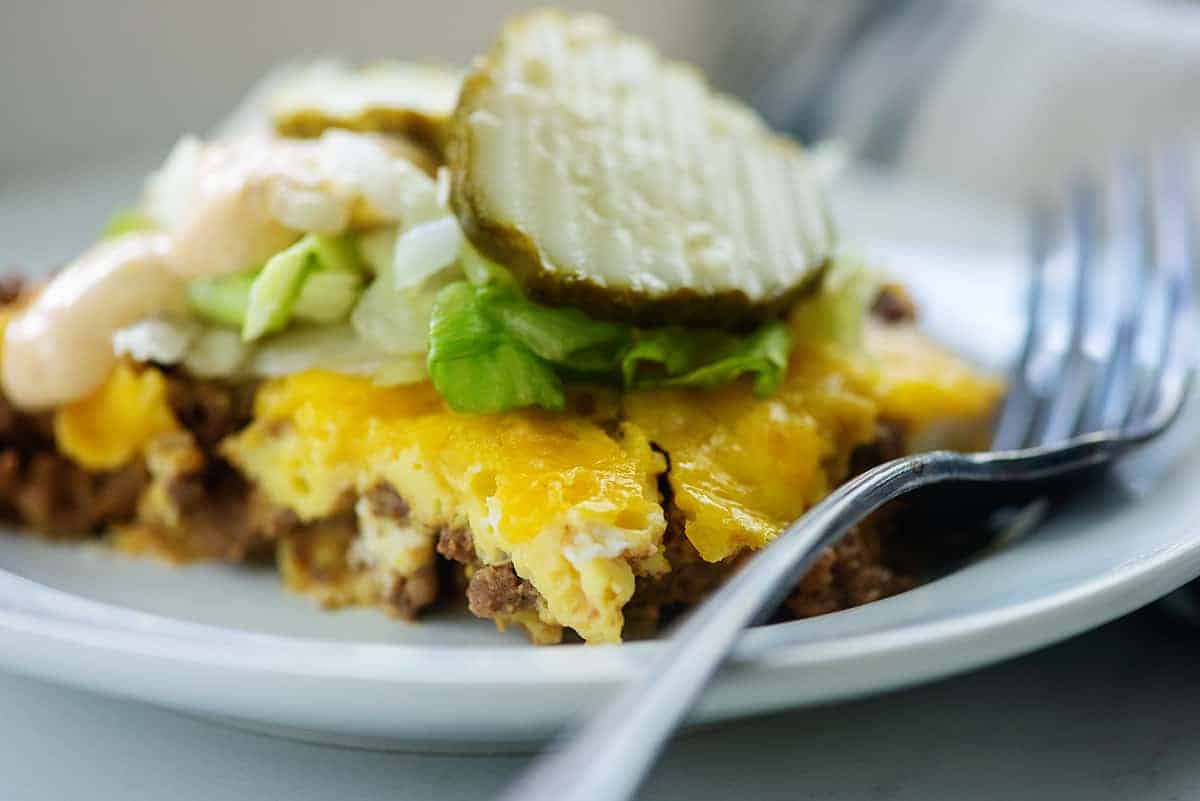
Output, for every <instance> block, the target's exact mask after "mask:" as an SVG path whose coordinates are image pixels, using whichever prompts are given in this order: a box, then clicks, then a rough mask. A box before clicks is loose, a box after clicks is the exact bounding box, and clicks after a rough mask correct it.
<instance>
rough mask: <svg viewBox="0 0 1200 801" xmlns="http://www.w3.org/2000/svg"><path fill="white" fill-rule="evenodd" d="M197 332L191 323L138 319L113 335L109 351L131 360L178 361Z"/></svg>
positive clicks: (176, 362) (159, 362) (197, 329)
mask: <svg viewBox="0 0 1200 801" xmlns="http://www.w3.org/2000/svg"><path fill="white" fill-rule="evenodd" d="M199 331H200V329H199V326H196V325H195V324H192V323H182V322H173V321H170V320H160V319H157V318H154V319H149V320H141V321H139V322H136V323H134V324H133V325H130V326H127V327H125V328H122V329H121V330H120V331H117V333H115V334H113V340H112V344H113V353H115V354H116V355H117V356H128V357H129V358H130V359H133V360H134V361H135V362H155V363H156V364H178V363H179V362H180V361H181V360H182V359H183V357H184V355H185V354H186V353H187V351H188V348H189V347H191V345H192V342H193V340H194V339H195V338H196V336H197V334H199Z"/></svg>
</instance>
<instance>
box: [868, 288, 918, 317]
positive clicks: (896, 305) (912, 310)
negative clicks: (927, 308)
mask: <svg viewBox="0 0 1200 801" xmlns="http://www.w3.org/2000/svg"><path fill="white" fill-rule="evenodd" d="M871 314H873V315H875V316H876V317H878V318H879V319H880V320H882V321H883V322H885V323H911V322H913V321H914V320H916V319H917V305H916V303H914V302H913V299H912V296H911V295H909V294H908V291H907V290H905V289H904V287H902V286H900V285H899V284H884V285H883V286H882V287H880V289H879V294H878V295H876V296H875V302H874V303H873V304H871Z"/></svg>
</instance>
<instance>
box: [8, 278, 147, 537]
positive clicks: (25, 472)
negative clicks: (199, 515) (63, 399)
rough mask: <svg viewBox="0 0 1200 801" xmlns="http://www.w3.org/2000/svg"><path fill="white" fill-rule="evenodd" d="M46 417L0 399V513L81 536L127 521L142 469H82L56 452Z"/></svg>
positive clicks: (55, 533)
mask: <svg viewBox="0 0 1200 801" xmlns="http://www.w3.org/2000/svg"><path fill="white" fill-rule="evenodd" d="M5 291H8V290H3V289H0V294H2V293H3V292H5ZM51 421H52V417H51V415H49V414H45V413H36V414H31V413H28V412H24V411H22V410H20V409H18V408H16V407H15V406H13V405H12V404H11V403H9V402H8V401H7V400H5V399H4V398H2V397H0V517H3V518H4V519H6V520H8V521H10V522H15V523H21V524H24V525H26V526H29V527H31V528H33V529H36V530H37V531H38V532H40V533H42V534H44V535H47V536H52V537H69V536H87V535H90V534H93V533H96V532H98V531H101V530H103V529H104V528H107V527H108V526H110V525H112V524H116V523H122V522H126V521H129V520H132V519H133V517H134V515H135V513H136V510H137V500H138V496H139V495H140V494H141V492H142V489H143V488H144V487H145V486H146V471H145V468H144V467H143V466H142V465H141V464H140V463H134V464H130V465H126V466H124V467H121V468H118V469H116V470H110V471H88V470H84V469H83V468H82V467H80V466H79V465H77V464H75V463H74V462H72V461H71V460H70V459H67V458H66V457H64V456H62V455H60V454H59V453H58V451H57V448H56V445H55V442H54V431H53V425H52V422H51Z"/></svg>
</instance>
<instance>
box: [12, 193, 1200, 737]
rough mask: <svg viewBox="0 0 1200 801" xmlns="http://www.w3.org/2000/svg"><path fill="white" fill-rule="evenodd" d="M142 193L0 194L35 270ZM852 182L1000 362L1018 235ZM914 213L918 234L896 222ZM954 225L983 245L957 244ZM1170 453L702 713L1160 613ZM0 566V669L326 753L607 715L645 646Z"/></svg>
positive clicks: (790, 635) (754, 661)
mask: <svg viewBox="0 0 1200 801" xmlns="http://www.w3.org/2000/svg"><path fill="white" fill-rule="evenodd" d="M134 185H135V184H134V183H133V182H132V181H131V180H130V178H129V175H128V174H127V173H126V172H123V171H119V172H118V173H116V178H115V179H114V174H113V173H111V172H108V173H104V172H101V173H96V174H93V175H90V176H87V175H84V176H74V177H73V178H71V179H70V181H68V182H66V183H63V182H43V183H40V184H39V183H34V184H30V185H27V186H23V187H20V188H19V190H14V189H9V190H6V191H4V192H0V230H2V231H4V232H5V241H4V247H5V248H10V249H11V250H12V252H14V253H15V254H18V255H20V256H21V257H22V258H23V259H25V260H26V262H27V263H53V262H54V261H57V260H60V259H62V258H64V257H66V256H68V255H69V254H70V252H71V251H72V250H73V249H74V248H75V247H76V246H78V245H81V244H82V243H83V242H85V241H86V240H87V239H88V237H89V236H90V232H91V231H92V230H94V229H95V227H96V221H97V220H99V219H102V218H103V209H105V208H108V207H111V206H112V205H114V204H115V203H117V202H118V201H119V200H120V199H121V198H120V196H119V195H116V196H114V193H113V190H112V189H111V187H113V186H118V187H132V186H134ZM64 189H69V190H70V191H68V192H67V193H66V194H62V192H63V190H64ZM852 189H853V191H849V192H847V193H846V194H845V196H843V198H842V200H843V205H849V206H850V208H849V210H848V211H847V212H846V214H845V216H846V217H848V219H849V220H850V223H851V224H850V227H851V228H855V227H857V228H859V229H860V230H861V229H862V228H863V227H864V226H865V227H867V228H868V229H870V230H886V231H887V232H888V233H889V234H891V235H892V236H891V238H892V239H896V240H898V239H900V238H902V237H901V236H898V235H896V234H897V232H899V234H904V235H907V236H908V239H909V240H910V241H909V242H908V243H907V244H906V243H903V242H896V243H893V244H892V245H890V246H887V247H883V248H879V250H881V252H882V253H883V254H884V255H885V256H887V257H888V260H889V261H890V263H891V265H892V266H893V267H894V268H895V269H898V270H903V271H904V272H905V273H906V275H911V276H912V281H913V283H914V285H915V287H916V290H917V294H918V296H919V297H920V298H922V299H924V300H925V302H926V308H927V309H930V310H932V313H931V314H930V316H929V319H930V323H931V325H932V326H933V328H935V329H936V330H937V332H938V333H940V334H941V335H943V336H945V337H947V338H949V339H952V340H956V341H958V342H959V343H961V344H962V345H963V346H964V347H966V348H968V349H970V350H971V352H973V353H975V354H977V355H979V356H980V357H981V358H986V359H995V358H999V357H1002V356H1003V355H1004V353H1005V351H1006V349H1007V348H1008V346H1010V345H1011V344H1012V342H1013V338H1014V336H1015V327H1016V326H1015V324H1014V320H1015V311H1014V305H1013V304H1015V303H1016V302H1017V301H1016V298H1017V295H1018V281H1017V280H1016V278H1017V276H1018V275H1019V273H1020V267H1019V265H1020V260H1019V256H1018V255H1017V254H1012V253H1005V252H1004V251H1003V250H999V251H997V250H995V249H991V250H986V249H985V250H981V249H980V245H981V243H983V242H987V243H990V244H996V243H1003V242H1005V241H1008V239H1009V236H1008V235H1009V234H1010V233H1011V230H1007V229H1006V230H1002V231H997V230H992V231H991V232H988V231H985V230H984V229H982V228H978V225H979V224H980V220H981V219H984V218H986V219H989V220H992V219H995V217H994V215H992V216H988V215H985V214H976V215H974V216H973V215H972V213H971V212H970V210H971V209H975V210H976V211H978V209H979V207H978V206H970V205H964V202H962V201H960V200H956V199H951V200H950V201H946V200H945V199H942V200H940V201H936V202H935V200H936V198H937V197H938V196H937V195H936V193H929V192H916V193H914V192H912V191H908V192H902V191H900V189H898V188H895V187H890V188H888V189H886V190H881V189H880V188H879V186H878V185H875V184H872V183H870V182H867V183H863V182H861V181H860V182H857V183H854V184H852ZM64 199H65V200H64ZM914 210H915V214H914ZM905 214H908V215H909V217H908V218H907V219H909V220H911V223H910V224H908V225H905V224H901V223H898V222H897V221H898V220H903V219H905V218H904V217H903V215H905ZM885 223H886V224H887V225H890V227H889V228H886V229H884V224H885ZM967 223H971V224H973V225H975V226H976V229H975V230H974V231H973V232H966V227H965V226H966V225H967ZM939 225H940V226H942V229H941V230H943V231H944V232H946V234H947V236H940V235H939V234H938V231H939V228H938V226H939ZM914 232H915V233H914ZM949 234H952V235H953V239H951V237H950V236H949ZM912 239H925V240H927V241H932V242H938V241H939V240H940V241H941V242H942V243H943V244H941V245H939V246H938V247H933V246H928V245H926V246H919V245H913V244H912V242H911V240H912ZM946 242H951V243H952V245H951V246H947V245H945V243H946ZM968 245H969V246H970V247H968ZM932 299H936V300H937V302H936V303H933V300H932ZM1185 425H1186V429H1185V430H1184V431H1181V432H1180V434H1182V435H1184V436H1182V437H1181V438H1180V440H1181V441H1182V442H1183V443H1184V444H1186V445H1191V444H1192V442H1194V440H1195V439H1196V437H1195V434H1196V433H1197V432H1198V431H1200V425H1198V424H1197V420H1196V417H1195V416H1194V415H1191V416H1189V417H1188V419H1187V420H1186V421H1185ZM1170 461H1171V460H1168V459H1166V458H1165V457H1163V456H1162V454H1159V455H1158V456H1157V457H1156V458H1154V459H1146V460H1143V463H1142V464H1140V465H1138V466H1136V467H1135V468H1134V469H1133V470H1131V471H1130V472H1131V474H1133V475H1135V476H1136V477H1138V478H1140V479H1143V480H1142V481H1141V482H1140V485H1141V487H1140V489H1138V490H1136V491H1135V490H1127V489H1123V488H1121V487H1119V486H1117V485H1116V484H1112V485H1107V486H1105V487H1103V488H1099V489H1097V490H1096V491H1094V492H1092V493H1090V494H1088V495H1087V496H1085V497H1082V498H1080V499H1079V500H1078V501H1076V502H1075V503H1073V504H1072V505H1071V507H1070V508H1069V509H1068V510H1067V512H1066V513H1064V514H1062V515H1061V516H1059V517H1058V518H1057V519H1055V520H1054V521H1053V522H1052V523H1051V524H1050V525H1048V526H1047V527H1046V528H1045V529H1044V530H1042V531H1041V532H1039V533H1038V535H1037V536H1036V537H1033V538H1030V539H1026V540H1024V541H1021V542H1017V543H1015V544H1013V545H1011V546H1009V547H1007V548H1006V549H1004V550H1002V551H1001V552H998V553H995V554H994V555H991V556H989V557H988V558H986V559H984V560H982V561H979V562H977V563H975V564H972V565H971V566H969V567H967V568H965V569H963V570H961V571H959V572H957V573H955V574H953V575H950V576H947V577H946V578H943V579H941V580H938V581H935V582H933V583H931V584H929V585H926V586H924V587H920V588H918V589H916V590H913V591H911V592H908V593H905V594H903V595H901V596H898V597H895V598H890V599H887V600H884V601H880V602H878V603H874V604H870V605H868V606H865V607H861V608H858V609H853V610H849V611H845V612H839V613H836V614H832V615H828V616H825V617H822V618H817V619H813V620H806V621H798V622H791V623H783V624H778V625H772V626H767V627H763V628H759V629H756V630H753V631H751V632H749V633H747V634H746V636H745V637H744V638H743V641H742V643H741V645H740V647H739V649H738V652H737V658H736V660H735V663H734V665H733V666H732V667H731V668H730V669H729V670H727V671H725V672H724V673H723V674H722V676H721V678H720V680H719V681H718V682H717V683H716V685H715V686H714V688H713V689H712V691H711V692H710V693H709V694H708V695H707V696H706V697H705V700H704V703H703V704H702V706H701V708H700V709H699V710H698V711H697V714H696V716H695V718H694V719H695V720H696V721H713V720H719V719H722V718H729V717H735V716H743V715H749V714H753V713H756V712H763V711H767V710H772V709H779V708H782V707H790V706H798V705H803V704H814V703H820V702H828V701H831V700H834V699H840V698H847V697H851V696H856V695H862V694H866V693H873V692H879V691H882V690H887V689H890V688H895V687H899V686H902V685H906V684H911V683H914V682H919V681H927V680H930V679H933V678H936V677H940V676H945V675H947V674H950V673H953V672H956V671H961V670H966V669H969V668H973V667H977V666H980V665H983V664H986V663H988V662H992V661H995V660H998V659H1002V658H1005V657H1009V656H1013V655H1015V654H1019V653H1021V652H1024V651H1028V650H1030V649H1033V648H1037V647H1040V646H1043V645H1046V644H1048V643H1051V642H1054V641H1056V640H1060V639H1062V638H1064V637H1068V636H1070V635H1072V634H1074V633H1077V632H1079V631H1082V630H1084V629H1087V628H1089V627H1092V626H1095V625H1097V624H1099V623H1102V622H1104V621H1106V620H1109V619H1111V618H1114V617H1117V616H1119V615H1122V614H1124V613H1126V612H1129V611H1131V610H1133V609H1135V608H1137V607H1139V606H1141V605H1143V604H1146V603H1148V602H1150V601H1152V600H1153V599H1155V598H1157V597H1159V596H1161V595H1163V594H1164V593H1166V592H1168V591H1169V590H1171V589H1172V588H1174V587H1176V586H1178V585H1180V584H1182V583H1184V582H1185V581H1187V580H1189V579H1191V578H1193V577H1195V576H1196V575H1197V574H1200V527H1197V525H1196V524H1195V521H1194V510H1195V507H1196V500H1195V498H1196V487H1200V451H1198V450H1197V449H1194V448H1187V449H1186V451H1185V452H1184V454H1183V455H1182V457H1181V458H1176V459H1174V460H1173V465H1172V466H1171V467H1170V468H1169V469H1163V467H1162V465H1163V464H1167V463H1169V462H1170ZM1151 473H1156V474H1157V473H1161V475H1156V476H1155V480H1149V479H1150V474H1151ZM0 568H3V570H0V666H2V667H5V668H8V669H11V670H14V671H19V672H22V673H26V674H30V675H34V676H39V677H42V678H45V679H48V680H52V681H60V682H63V683H66V684H70V685H74V686H78V687H85V688H89V689H93V690H96V691H98V692H102V693H108V694H113V695H118V696H123V697H127V698H131V699H138V700H142V701H148V702H151V703H154V704H158V705H162V706H165V707H169V708H173V709H177V710H181V711H185V712H190V713H196V714H200V715H205V716H212V717H218V718H222V719H226V720H230V721H234V722H238V723H240V724H242V725H246V726H252V727H256V728H261V729H269V730H271V731H276V732H282V733H287V734H291V735H295V736H302V737H308V738H314V739H323V740H330V741H337V742H350V743H357V744H366V745H381V746H401V747H420V748H428V747H443V748H455V749H461V748H470V747H485V748H492V749H503V748H512V747H519V746H520V745H522V744H528V743H529V742H532V741H536V740H539V739H541V738H544V737H545V736H546V735H547V734H548V733H550V732H551V731H553V730H554V729H555V728H557V727H559V726H560V725H561V724H562V723H563V722H564V721H566V720H567V719H569V718H570V717H571V716H572V715H574V714H577V713H578V712H579V711H581V710H582V709H585V708H587V707H591V706H593V705H595V704H597V703H599V702H601V701H602V700H603V699H604V697H605V695H606V693H607V692H608V691H609V690H610V689H612V688H613V687H614V686H615V685H617V684H618V683H619V682H621V681H623V680H625V679H628V678H629V677H630V676H632V675H633V674H634V673H635V671H637V669H638V667H639V666H640V665H641V664H643V663H644V661H645V660H646V659H647V658H648V657H649V656H650V655H651V654H652V653H653V651H654V650H655V648H656V644H654V643H634V644H629V645H624V646H620V647H584V646H564V647H558V648H533V647H530V646H528V645H526V644H525V643H524V642H523V639H522V638H521V636H520V635H519V634H515V633H512V634H508V635H502V634H499V633H497V632H496V631H494V630H493V629H492V627H491V625H490V624H489V623H486V622H484V621H478V620H474V619H472V618H470V617H469V616H467V615H465V613H459V614H453V613H445V614H443V615H440V616H437V617H435V618H434V619H432V620H428V621H425V622H423V623H421V624H419V625H405V624H402V623H397V622H394V621H391V620H388V619H387V618H385V617H384V616H382V615H379V614H376V613H374V612H371V611H361V610H360V611H353V612H342V613H337V614H320V613H318V612H316V611H315V610H313V609H312V608H311V606H310V605H309V603H308V602H307V601H306V600H304V599H302V598H298V597H295V596H291V595H287V594H284V593H283V592H282V591H281V590H280V588H279V586H278V583H277V580H276V579H275V577H274V576H273V575H271V574H270V573H269V572H265V571H264V572H255V571H251V570H246V569H239V568H229V567H223V566H216V565H201V566H195V567H189V568H186V569H169V568H166V567H163V566H161V565H158V564H156V563H151V562H141V561H135V560H130V559H127V558H124V557H119V556H116V555H113V554H111V553H108V552H105V551H103V550H101V549H99V548H95V547H83V548H80V547H71V546H51V545H47V544H44V543H41V542H37V541H34V540H31V539H26V538H20V537H0Z"/></svg>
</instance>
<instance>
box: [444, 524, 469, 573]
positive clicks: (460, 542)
mask: <svg viewBox="0 0 1200 801" xmlns="http://www.w3.org/2000/svg"><path fill="white" fill-rule="evenodd" d="M437 552H438V553H439V554H441V555H442V556H444V557H446V558H447V559H449V560H451V561H453V562H461V563H462V564H464V565H470V564H474V563H476V562H477V561H478V558H477V557H476V555H475V540H474V538H473V537H472V536H471V530H470V529H469V528H467V527H466V526H443V527H442V529H441V531H439V532H438V538H437Z"/></svg>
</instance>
